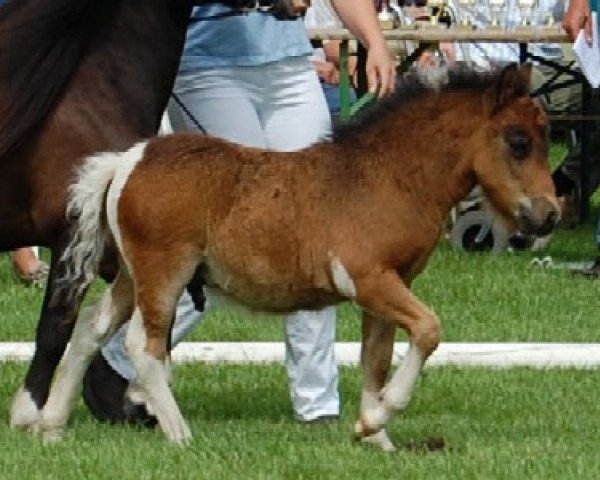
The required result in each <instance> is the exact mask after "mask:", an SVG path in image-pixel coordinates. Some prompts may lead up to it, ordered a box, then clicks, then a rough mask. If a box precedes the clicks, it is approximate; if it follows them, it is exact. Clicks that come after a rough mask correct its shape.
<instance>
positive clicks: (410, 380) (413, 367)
mask: <svg viewBox="0 0 600 480" xmlns="http://www.w3.org/2000/svg"><path fill="white" fill-rule="evenodd" d="M423 363H425V359H424V356H423V354H422V353H421V351H420V350H419V348H418V347H417V346H416V345H415V344H414V343H412V342H411V343H410V344H409V347H408V351H407V352H406V355H405V357H404V359H403V360H402V364H401V365H400V367H399V368H398V370H396V372H395V373H394V375H393V376H392V379H391V380H390V381H389V382H388V384H387V385H386V386H385V387H384V389H383V403H385V404H386V405H388V406H389V407H390V408H392V409H393V410H395V411H399V410H404V409H405V408H406V407H407V406H408V403H409V402H410V398H411V396H412V392H413V390H414V388H415V384H416V383H417V379H418V378H419V375H420V373H421V369H422V368H423Z"/></svg>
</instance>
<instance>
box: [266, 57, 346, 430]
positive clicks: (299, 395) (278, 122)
mask: <svg viewBox="0 0 600 480" xmlns="http://www.w3.org/2000/svg"><path fill="white" fill-rule="evenodd" d="M262 78H263V80H262V81H263V82H264V83H265V84H266V85H269V92H268V93H266V94H265V97H266V99H267V100H268V101H265V102H264V103H263V105H262V108H261V109H260V114H261V118H262V122H263V125H264V129H265V135H266V138H267V146H268V147H269V148H272V149H274V150H282V151H284V150H285V151H291V150H299V149H302V148H305V147H307V146H309V145H311V144H313V143H316V142H319V141H323V140H327V139H329V138H330V136H331V117H330V114H329V111H328V108H327V103H326V101H325V98H324V95H323V91H322V89H321V85H320V83H319V81H318V78H317V76H316V74H315V72H314V70H313V69H312V68H311V67H310V64H309V62H308V60H307V59H290V60H289V61H285V62H280V63H279V64H278V65H277V66H274V68H271V69H269V72H268V75H266V76H264V74H263V77H262ZM335 319H336V312H335V307H329V308H325V309H323V310H319V311H312V310H311V311H299V312H296V313H292V314H289V315H287V316H286V318H285V328H286V344H285V345H286V367H287V372H288V377H289V381H290V386H289V387H290V396H291V399H292V405H293V408H294V412H295V414H296V417H297V418H298V419H299V420H301V421H306V422H310V421H319V420H327V419H329V418H332V417H337V416H338V415H339V410H340V399H339V393H338V370H337V364H336V360H335V356H334V343H335Z"/></svg>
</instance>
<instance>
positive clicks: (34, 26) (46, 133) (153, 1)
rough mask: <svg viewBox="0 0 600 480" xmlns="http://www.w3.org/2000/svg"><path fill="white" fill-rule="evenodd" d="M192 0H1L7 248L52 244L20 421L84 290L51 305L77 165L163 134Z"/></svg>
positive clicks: (15, 419) (0, 120)
mask: <svg viewBox="0 0 600 480" xmlns="http://www.w3.org/2000/svg"><path fill="white" fill-rule="evenodd" d="M191 8H192V2H190V1H186V0H103V1H97V0H52V1H47V0H18V1H15V2H11V3H9V4H8V5H6V6H5V7H3V8H2V9H0V250H10V249H14V248H15V247H19V246H24V245H43V246H46V247H49V248H50V250H51V252H52V262H51V273H50V279H49V283H48V287H47V289H46V295H45V298H44V303H43V306H42V313H41V318H40V322H39V325H38V329H37V334H36V350H35V355H34V358H33V361H32V362H31V365H30V367H29V371H28V372H27V376H26V378H25V382H24V385H23V386H22V387H21V389H20V391H19V392H18V394H17V396H16V398H15V401H14V403H13V407H12V410H11V419H10V421H11V424H12V425H13V426H15V427H27V426H29V425H32V424H33V423H34V422H35V421H36V419H37V417H38V411H39V410H40V409H41V408H42V407H43V405H44V403H45V402H46V399H47V397H48V390H49V386H50V382H51V379H52V376H53V373H54V370H55V368H56V365H57V364H58V362H59V360H60V358H61V356H62V354H63V352H64V349H65V346H66V344H67V342H68V340H69V337H70V335H71V330H72V325H73V322H74V320H75V318H76V314H77V311H78V309H79V304H80V298H75V299H74V301H65V300H62V301H59V302H57V303H56V304H53V305H50V304H49V298H50V297H51V295H52V291H53V288H54V277H55V263H56V259H57V258H60V256H61V253H62V251H63V248H64V246H65V242H66V231H67V230H66V228H65V227H66V225H65V220H64V218H65V213H64V212H65V202H66V191H67V184H68V183H69V182H70V181H71V180H72V173H73V169H74V167H76V166H77V165H78V164H79V163H80V161H81V159H82V158H84V157H85V156H87V155H89V154H91V153H93V152H96V151H101V150H107V149H108V150H120V149H124V148H127V147H129V146H130V145H132V144H133V143H135V142H136V141H138V140H139V139H141V138H145V137H149V136H152V135H154V134H155V132H156V130H157V128H158V126H159V123H160V118H161V115H162V112H163V110H164V108H165V105H166V103H167V100H168V97H169V93H170V91H171V87H172V84H173V81H174V78H175V74H176V70H177V65H178V61H179V57H180V55H181V51H182V48H183V42H184V39H185V31H186V25H187V22H188V19H189V16H190V13H191Z"/></svg>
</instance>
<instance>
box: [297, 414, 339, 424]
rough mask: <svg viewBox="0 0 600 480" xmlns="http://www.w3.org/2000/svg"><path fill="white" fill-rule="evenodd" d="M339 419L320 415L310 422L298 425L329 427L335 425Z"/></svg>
mask: <svg viewBox="0 0 600 480" xmlns="http://www.w3.org/2000/svg"><path fill="white" fill-rule="evenodd" d="M339 419H340V416H339V415H321V416H320V417H317V418H313V419H312V420H303V421H301V422H300V423H303V424H304V425H330V424H332V423H336V422H337V421H338V420H339Z"/></svg>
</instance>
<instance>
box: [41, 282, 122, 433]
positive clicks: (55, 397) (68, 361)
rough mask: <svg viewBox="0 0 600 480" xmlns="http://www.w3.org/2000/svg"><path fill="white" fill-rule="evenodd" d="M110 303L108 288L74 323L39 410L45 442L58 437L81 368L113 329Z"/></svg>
mask: <svg viewBox="0 0 600 480" xmlns="http://www.w3.org/2000/svg"><path fill="white" fill-rule="evenodd" d="M112 302H113V297H112V288H110V289H109V290H107V291H106V292H105V293H104V295H103V296H102V298H101V299H100V301H99V302H98V303H97V304H96V305H94V306H92V307H87V308H86V309H84V310H83V311H82V312H81V314H80V315H79V318H78V319H77V322H76V323H75V328H74V329H73V334H72V336H71V342H70V345H69V348H68V350H67V351H66V353H65V356H64V358H63V360H62V362H61V364H60V365H59V367H58V369H57V371H56V379H55V381H54V383H53V385H52V388H51V389H50V395H49V397H48V401H47V402H46V405H45V406H44V408H43V410H42V415H41V419H40V430H41V431H42V433H43V435H44V440H45V441H56V440H59V439H60V438H61V436H62V429H63V427H64V426H65V425H66V423H67V421H68V419H69V415H70V413H71V410H72V409H73V405H74V404H75V401H76V399H77V396H78V394H79V392H80V390H81V384H82V381H83V376H84V375H85V371H86V370H87V367H88V366H89V364H90V362H91V361H92V359H93V357H94V355H95V354H96V353H97V352H98V351H99V349H100V346H101V345H102V342H103V340H105V339H106V338H107V337H108V335H109V334H110V333H111V332H112V331H113V330H114V327H115V325H113V324H112V320H113V319H112V310H113V308H114V307H113V303H112Z"/></svg>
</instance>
